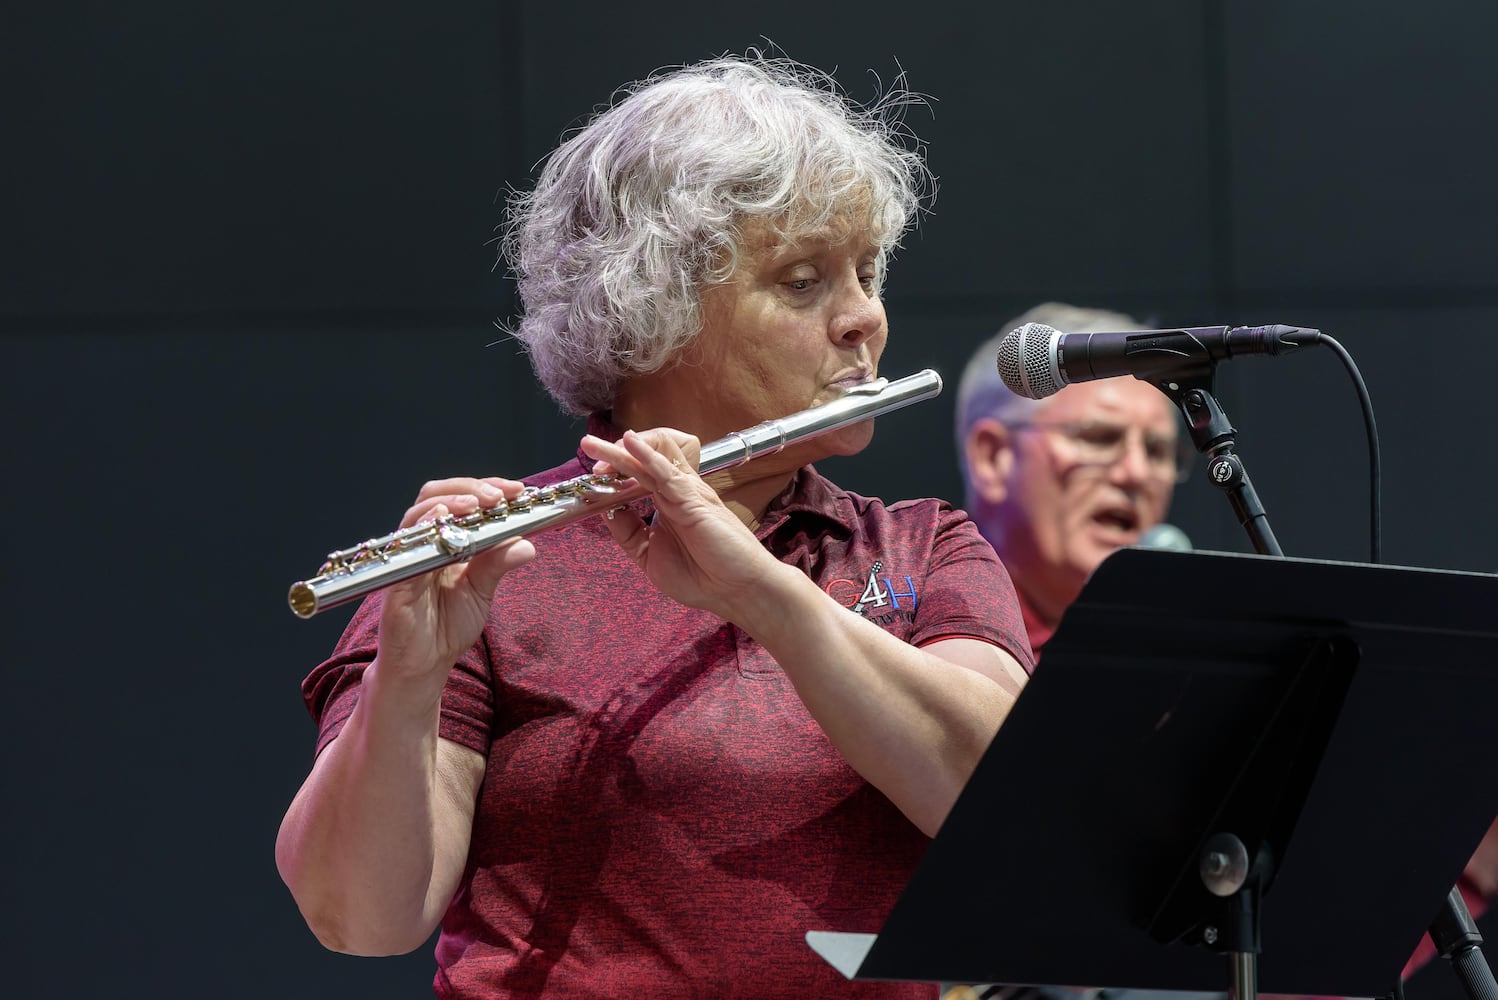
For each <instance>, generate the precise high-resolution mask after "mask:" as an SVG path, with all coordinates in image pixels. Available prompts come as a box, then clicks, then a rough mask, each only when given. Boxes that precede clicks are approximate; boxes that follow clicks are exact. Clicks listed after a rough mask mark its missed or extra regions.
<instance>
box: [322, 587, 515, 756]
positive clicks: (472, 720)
mask: <svg viewBox="0 0 1498 1000" xmlns="http://www.w3.org/2000/svg"><path fill="white" fill-rule="evenodd" d="M379 632H380V595H379V594H371V595H370V596H369V597H368V598H366V599H365V601H364V603H363V604H361V605H360V606H359V610H358V611H356V612H355V613H354V617H353V618H352V619H351V620H350V621H349V624H348V628H346V629H344V632H343V637H342V638H340V639H339V640H338V645H337V646H335V647H334V649H333V655H332V656H330V657H329V658H328V659H327V660H325V661H323V662H322V663H320V664H318V666H317V667H316V668H315V669H314V670H313V671H312V672H311V673H310V674H308V675H307V678H306V680H304V681H303V682H302V701H303V702H304V703H305V704H306V706H307V711H308V713H309V714H310V715H311V716H312V720H313V721H314V722H315V723H317V748H316V752H317V753H322V752H323V749H324V748H326V747H327V745H328V744H329V743H331V742H333V738H334V737H336V736H337V735H338V734H339V733H340V732H342V731H343V726H344V724H345V723H347V722H348V718H349V716H350V715H352V714H353V711H354V706H355V705H356V704H358V701H359V690H360V686H361V685H362V683H363V681H364V670H365V668H366V667H368V666H369V664H370V663H372V662H373V661H374V658H375V653H376V652H377V651H378V649H379ZM493 724H494V688H493V685H492V683H491V680H490V671H489V658H488V655H487V647H486V645H485V640H484V639H482V638H481V639H480V640H479V643H478V644H477V645H475V646H474V647H473V648H472V649H470V650H469V651H468V652H467V653H465V654H463V657H462V658H461V659H460V660H459V661H458V662H457V663H456V664H454V666H453V670H452V673H450V674H449V675H448V678H447V685H446V687H444V688H443V691H442V715H441V719H440V721H439V723H438V728H437V735H438V736H440V737H441V738H442V739H445V740H451V741H452V742H454V743H458V744H461V745H462V746H465V747H468V748H469V749H470V750H474V751H476V752H478V753H481V754H487V753H488V752H489V743H490V739H491V736H492V727H493Z"/></svg>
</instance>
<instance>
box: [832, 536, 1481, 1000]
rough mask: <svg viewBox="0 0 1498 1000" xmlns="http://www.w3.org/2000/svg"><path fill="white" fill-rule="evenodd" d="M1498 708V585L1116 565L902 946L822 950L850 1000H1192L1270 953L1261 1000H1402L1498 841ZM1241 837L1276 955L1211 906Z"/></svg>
mask: <svg viewBox="0 0 1498 1000" xmlns="http://www.w3.org/2000/svg"><path fill="white" fill-rule="evenodd" d="M1495 706H1498V576H1489V575H1483V574H1472V573H1456V572H1442V571H1436V570H1428V569H1409V568H1400V567H1389V566H1371V565H1362V564H1354V563H1336V562H1324V561H1314V560H1303V559H1285V558H1267V557H1262V556H1249V555H1228V554H1220V553H1204V552H1193V553H1179V552H1161V551H1144V550H1123V551H1120V552H1118V553H1116V554H1114V555H1113V556H1111V557H1110V558H1109V559H1108V560H1106V561H1105V562H1104V564H1103V565H1102V566H1101V567H1099V569H1098V571H1097V572H1096V573H1095V574H1094V575H1093V578H1092V579H1091V580H1090V581H1089V582H1088V584H1087V587H1086V588H1085V589H1084V590H1083V592H1082V595H1081V597H1080V598H1079V599H1078V600H1077V602H1076V603H1075V604H1073V605H1072V607H1071V608H1069V609H1068V611H1067V612H1066V615H1065V617H1064V618H1063V620H1062V622H1061V625H1060V628H1059V629H1058V630H1057V632H1056V634H1055V636H1054V637H1053V638H1052V639H1051V641H1050V642H1049V643H1048V644H1047V646H1046V649H1045V658H1044V661H1043V664H1042V666H1041V667H1040V668H1039V669H1038V670H1037V671H1036V673H1035V676H1034V677H1033V678H1032V679H1031V681H1030V683H1029V685H1028V686H1027V687H1026V689H1025V691H1024V692H1023V693H1022V695H1021V696H1020V698H1019V700H1018V702H1017V703H1016V704H1015V706H1014V709H1013V711H1012V712H1011V714H1010V716H1009V718H1008V720H1007V721H1006V722H1005V723H1004V725H1003V727H1002V728H1001V730H1000V731H999V733H998V735H997V736H996V737H995V739H994V742H993V744H992V745H991V746H990V747H989V750H988V752H987V753H986V754H985V756H984V757H983V759H982V760H981V761H980V762H979V765H978V767H977V769H976V771H975V772H974V773H973V775H972V778H971V779H970V780H969V782H968V784H967V786H966V788H965V789H964V790H963V792H962V794H961V796H960V797H959V798H958V801H957V803H956V805H955V806H954V807H953V809H952V812H951V814H950V815H949V816H948V818H947V820H946V822H945V824H944V825H943V826H942V828H941V830H940V831H939V833H938V834H937V836H936V838H935V839H934V840H933V841H932V844H931V846H930V848H929V850H928V851H927V854H926V856H925V858H924V859H923V860H922V862H921V864H920V866H919V867H918V869H917V871H916V873H915V875H914V877H913V878H912V879H911V881H910V883H909V885H907V886H906V888H905V891H904V892H903V894H902V895H901V897H900V899H899V901H898V902H897V904H896V905H895V907H894V909H893V911H892V912H891V913H890V915H889V917H888V919H887V920H886V921H885V924H884V926H883V928H882V929H881V931H880V932H879V934H878V935H877V936H875V935H853V934H837V933H827V932H819V931H813V932H811V933H809V934H808V935H807V940H808V943H809V944H811V946H812V947H813V948H814V949H816V950H817V951H818V953H819V954H821V955H822V956H823V957H824V958H825V959H827V960H828V961H829V962H830V963H831V964H832V965H833V966H835V967H836V968H838V969H839V971H841V972H843V974H844V975H847V976H848V977H849V978H855V979H880V980H917V981H949V982H970V983H1006V984H1016V985H1020V984H1023V985H1036V986H1077V987H1115V988H1141V989H1174V990H1222V989H1224V988H1225V987H1226V986H1227V985H1228V984H1229V983H1230V982H1233V981H1234V975H1233V974H1234V972H1235V971H1236V970H1235V969H1234V968H1233V967H1232V965H1231V964H1227V965H1225V964H1224V959H1223V954H1230V955H1234V956H1235V957H1240V956H1241V952H1240V951H1239V949H1240V948H1243V947H1245V946H1254V945H1258V944H1261V945H1262V947H1261V949H1259V948H1254V951H1255V952H1259V951H1261V954H1260V955H1259V958H1258V960H1257V962H1256V966H1255V972H1256V975H1257V987H1256V988H1258V989H1263V990H1265V991H1268V992H1274V993H1298V994H1316V995H1322V996H1380V995H1383V994H1386V993H1389V992H1391V991H1392V990H1393V988H1394V987H1395V985H1396V984H1397V982H1398V978H1399V973H1400V970H1401V968H1402V966H1403V964H1404V962H1405V960H1406V958H1408V956H1409V955H1410V953H1411V952H1412V951H1413V950H1414V948H1415V945H1416V944H1417V943H1418V941H1419V939H1420V936H1421V935H1422V934H1423V933H1424V932H1425V929H1426V928H1427V926H1428V925H1429V924H1430V923H1431V921H1432V920H1433V918H1434V917H1435V915H1436V914H1437V912H1438V911H1439V910H1440V909H1441V906H1442V903H1443V900H1444V899H1445V896H1446V893H1447V891H1448V890H1449V889H1450V888H1451V886H1452V885H1454V884H1455V883H1456V880H1457V877H1458V875H1459V874H1460V872H1461V870H1462V868H1463V866H1464V864H1465V863H1466V861H1467V859H1468V858H1469V857H1470V856H1471V855H1472V852H1473V851H1474V850H1475V848H1476V846H1477V844H1478V842H1479V841H1480V840H1481V839H1482V835H1483V833H1484V832H1485V831H1486V830H1487V828H1488V825H1489V824H1490V823H1491V822H1492V820H1493V818H1494V816H1495V815H1498V726H1495V725H1494V718H1495V714H1498V712H1495ZM1224 833H1227V834H1232V835H1234V836H1236V837H1237V838H1239V839H1240V840H1241V841H1242V843H1243V844H1244V845H1245V846H1246V848H1247V856H1248V857H1249V858H1250V859H1252V858H1255V857H1264V858H1268V859H1270V860H1271V861H1272V862H1273V864H1272V865H1271V866H1270V868H1269V876H1268V878H1267V879H1266V883H1267V884H1266V885H1265V886H1264V890H1265V891H1263V893H1262V895H1261V896H1258V897H1256V899H1257V900H1258V901H1259V905H1258V914H1257V920H1256V921H1255V923H1257V925H1258V927H1257V929H1259V930H1261V937H1260V938H1259V940H1258V941H1253V940H1251V939H1250V938H1246V937H1243V936H1242V935H1244V934H1247V933H1248V931H1247V929H1245V928H1243V927H1242V926H1240V927H1239V932H1241V933H1240V937H1239V943H1234V940H1233V932H1232V931H1231V930H1229V929H1228V928H1229V927H1230V925H1232V924H1233V923H1234V921H1235V920H1236V919H1237V918H1236V917H1235V915H1234V913H1233V912H1232V911H1234V909H1235V908H1236V907H1237V906H1238V904H1240V903H1241V902H1243V901H1244V900H1245V899H1248V898H1249V896H1248V894H1247V893H1246V891H1245V892H1240V893H1238V894H1236V895H1234V896H1230V897H1228V898H1226V899H1224V898H1219V897H1218V896H1215V895H1213V894H1212V893H1211V892H1208V891H1207V889H1206V888H1205V886H1204V884H1203V879H1202V876H1201V874H1200V868H1201V861H1202V858H1203V856H1204V848H1205V846H1206V845H1207V844H1208V842H1209V839H1210V838H1212V837H1213V836H1214V835H1220V834H1224ZM1261 848H1262V849H1263V853H1262V855H1261ZM1190 944H1202V945H1204V947H1190V946H1189V945H1190ZM1214 952H1217V953H1215V954H1214Z"/></svg>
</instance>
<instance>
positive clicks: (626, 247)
mask: <svg viewBox="0 0 1498 1000" xmlns="http://www.w3.org/2000/svg"><path fill="white" fill-rule="evenodd" d="M897 82H898V81H897ZM622 92H623V94H624V96H623V98H622V99H621V100H619V101H618V102H617V103H616V104H614V106H613V107H611V108H609V109H607V110H605V111H603V112H601V113H599V114H598V115H597V116H596V117H594V118H593V119H592V121H590V122H589V123H588V124H587V125H586V126H584V127H583V128H582V129H581V130H580V131H578V132H577V133H576V134H574V135H572V136H571V137H570V138H569V139H567V140H566V141H565V142H564V143H562V145H561V146H559V147H558V148H557V149H556V150H555V151H554V152H553V153H552V154H551V156H550V157H549V158H548V159H547V161H546V164H545V166H544V167H543V169H542V171H541V176H540V179H539V180H538V181H537V183H536V187H535V189H534V190H533V191H531V192H529V193H522V194H517V195H515V196H514V197H513V198H512V199H511V202H510V215H509V220H508V222H507V223H506V226H505V235H504V239H503V247H504V255H505V257H506V259H507V260H508V262H509V264H510V266H511V267H512V268H513V270H514V272H515V275H516V279H517V282H518V287H519V291H520V299H521V303H522V312H523V315H522V318H521V319H520V321H519V323H518V326H517V327H516V328H515V329H513V330H511V331H510V332H511V333H512V335H513V336H514V337H515V338H516V339H517V340H518V341H520V343H521V344H523V345H524V347H525V349H526V351H527V352H528V353H529V355H530V358H531V363H532V365H533V366H534V368H535V370H536V375H537V377H538V378H539V379H540V380H541V382H542V384H543V385H545V386H546V388H547V390H548V391H549V392H550V393H551V395H552V397H553V398H555V399H556V400H557V402H558V403H560V404H561V405H562V406H563V407H564V408H565V409H567V410H569V411H571V412H572V413H576V414H587V413H593V412H597V411H601V410H605V409H608V408H609V407H610V406H611V405H612V403H613V399H614V395H615V392H616V390H617V388H618V385H619V383H620V381H621V380H623V379H626V378H629V377H630V376H633V375H638V374H645V373H649V372H654V371H658V370H660V369H661V368H663V367H665V366H666V365H667V364H669V363H670V362H672V361H673V360H674V359H675V358H676V357H677V356H678V355H679V353H680V351H681V350H682V348H684V347H685V346H686V345H687V344H688V343H689V342H690V341H691V340H692V338H693V337H695V336H696V335H697V333H698V331H699V330H700V329H701V326H702V316H701V292H702V289H703V287H704V286H706V285H709V284H715V283H722V282H724V281H726V280H728V278H729V277H730V276H731V274H732V273H733V270H734V268H735V266H736V265H737V263H738V260H739V256H740V254H741V253H742V252H743V249H744V248H743V246H742V245H741V241H742V235H743V223H744V222H745V220H748V219H763V220H767V221H769V222H771V223H772V224H773V225H775V226H776V228H777V231H778V232H779V234H780V235H782V236H784V237H788V238H792V239H794V238H795V237H796V236H797V235H799V234H805V233H810V232H813V231H815V230H817V229H820V228H822V227H824V226H826V225H827V224H828V223H829V222H830V221H831V220H832V219H833V218H834V217H836V216H837V215H839V214H840V213H844V212H847V211H849V210H852V209H858V210H860V211H861V210H863V209H864V208H865V207H866V208H867V211H868V224H869V227H870V236H871V237H872V239H873V240H874V241H875V243H876V244H877V246H878V249H879V254H878V258H877V261H876V288H877V287H880V286H881V285H882V282H883V278H884V273H885V267H886V265H887V263H888V258H889V255H890V253H891V252H892V251H893V249H894V248H895V247H896V246H898V245H899V241H900V239H901V237H902V236H903V234H904V233H905V232H906V230H907V229H908V228H909V227H910V226H911V225H912V224H913V223H914V221H915V216H916V213H917V212H918V210H919V209H920V207H921V204H922V201H923V200H924V199H925V198H926V196H927V194H928V192H929V191H930V190H931V187H932V185H931V180H930V174H929V172H928V171H927V168H926V166H925V163H924V160H923V158H922V154H921V150H920V147H919V146H918V145H917V144H915V142H914V139H913V137H912V136H910V134H909V132H908V131H907V130H906V128H905V126H904V125H903V123H902V122H901V120H900V112H901V110H902V108H903V107H904V106H906V105H908V104H911V103H919V98H916V97H913V96H912V95H910V94H909V93H908V92H905V91H904V90H902V89H899V88H898V87H897V88H895V90H894V91H892V92H890V93H886V94H885V95H884V96H883V97H882V98H881V99H880V100H879V101H877V102H876V103H875V104H874V105H873V106H872V107H867V108H866V107H861V106H859V105H856V104H854V103H853V102H851V101H850V100H849V99H848V98H847V97H845V96H844V95H843V93H842V92H841V91H840V90H839V88H838V87H837V84H836V83H835V82H833V80H832V79H831V77H829V76H827V75H826V74H824V73H821V72H819V71H817V70H814V69H811V68H810V67H807V66H804V65H801V64H799V63H796V62H793V61H791V60H788V59H772V58H765V57H762V56H760V55H759V54H758V53H753V52H751V53H750V54H749V55H748V56H746V57H744V58H736V57H734V58H722V59H715V60H711V61H709V62H705V63H700V64H697V65H692V66H686V67H680V68H675V69H672V70H670V71H666V72H663V73H658V74H655V75H652V76H651V77H649V78H647V79H645V80H643V81H640V82H638V83H636V84H632V85H630V86H628V87H626V88H624V89H623V91H622ZM858 221H859V222H862V221H863V220H862V219H860V220H858Z"/></svg>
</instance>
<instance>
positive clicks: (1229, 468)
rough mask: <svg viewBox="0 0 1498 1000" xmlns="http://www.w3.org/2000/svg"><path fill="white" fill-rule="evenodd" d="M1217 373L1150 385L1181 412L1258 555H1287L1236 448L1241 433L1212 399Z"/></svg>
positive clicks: (1161, 380)
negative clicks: (1214, 377) (1271, 526)
mask: <svg viewBox="0 0 1498 1000" xmlns="http://www.w3.org/2000/svg"><path fill="white" fill-rule="evenodd" d="M1215 374H1216V369H1215V368H1208V369H1207V372H1206V374H1204V375H1192V376H1187V377H1175V378H1172V377H1170V376H1165V377H1162V378H1159V379H1158V380H1155V381H1152V382H1151V384H1152V385H1154V386H1155V387H1156V388H1157V389H1159V390H1160V391H1161V392H1163V393H1165V395H1167V396H1169V397H1170V398H1171V400H1172V401H1173V402H1174V403H1175V404H1176V406H1177V407H1179V408H1180V411H1181V415H1182V416H1184V417H1185V418H1186V430H1187V431H1188V432H1189V433H1190V434H1191V441H1192V443H1193V444H1194V445H1196V450H1197V451H1199V452H1201V453H1202V454H1203V455H1206V456H1207V478H1208V479H1210V480H1211V481H1212V484H1213V485H1214V486H1216V487H1217V488H1218V489H1220V490H1222V491H1223V492H1224V493H1226V494H1227V497H1228V502H1229V503H1230V504H1232V506H1233V513H1235V514H1237V515H1238V523H1239V524H1241V525H1242V526H1243V529H1244V530H1245V531H1247V532H1248V538H1249V541H1250V542H1251V543H1252V544H1253V547H1254V551H1255V552H1257V553H1258V554H1259V555H1261V556H1282V555H1284V554H1285V552H1284V550H1283V549H1281V548H1280V543H1279V541H1278V540H1277V539H1276V538H1275V537H1274V530H1273V529H1272V528H1270V527H1269V515H1268V514H1267V513H1265V511H1264V505H1263V504H1262V503H1260V502H1259V494H1258V493H1257V492H1255V490H1254V484H1253V483H1252V482H1251V481H1250V480H1249V478H1248V470H1247V469H1246V468H1244V465H1243V459H1242V458H1240V457H1239V456H1238V454H1237V453H1236V452H1235V451H1234V450H1233V446H1234V444H1235V443H1236V442H1237V438H1238V431H1237V430H1236V429H1235V428H1234V427H1233V425H1232V424H1231V423H1230V422H1229V421H1228V418H1227V414H1225V413H1223V411H1222V406H1221V405H1220V404H1219V403H1218V402H1217V397H1215V396H1213V395H1212V379H1213V375H1215Z"/></svg>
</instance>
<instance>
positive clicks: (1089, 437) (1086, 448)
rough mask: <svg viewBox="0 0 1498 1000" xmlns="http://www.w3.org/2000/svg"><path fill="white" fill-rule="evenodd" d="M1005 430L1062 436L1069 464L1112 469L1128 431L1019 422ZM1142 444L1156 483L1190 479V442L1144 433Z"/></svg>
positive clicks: (1120, 456) (1121, 454) (1110, 426)
mask: <svg viewBox="0 0 1498 1000" xmlns="http://www.w3.org/2000/svg"><path fill="white" fill-rule="evenodd" d="M1008 426H1009V427H1011V428H1014V429H1016V430H1038V431H1051V432H1053V433H1056V434H1059V435H1061V436H1062V437H1063V438H1064V439H1065V440H1066V442H1067V446H1068V447H1069V448H1070V450H1071V458H1072V461H1074V462H1075V463H1076V464H1078V465H1095V466H1103V467H1107V466H1112V465H1115V464H1117V463H1118V462H1120V461H1122V460H1123V457H1124V454H1125V453H1126V452H1127V451H1128V447H1129V433H1130V431H1129V428H1127V427H1120V426H1119V425H1118V424H1103V423H1085V424H1079V423H1065V422H1052V421H1034V422H1025V421H1019V422H1016V423H1011V424H1009V425H1008ZM1143 444H1144V457H1145V459H1146V461H1147V462H1148V463H1149V469H1150V472H1151V475H1152V476H1153V477H1154V478H1155V479H1158V480H1159V481H1161V482H1166V483H1184V482H1185V481H1186V479H1187V478H1188V477H1189V476H1190V475H1191V464H1192V461H1193V460H1194V459H1195V457H1196V450H1195V449H1194V448H1193V447H1192V445H1191V442H1190V440H1188V439H1186V438H1180V437H1172V436H1169V435H1165V434H1151V433H1149V432H1144V434H1143Z"/></svg>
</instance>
